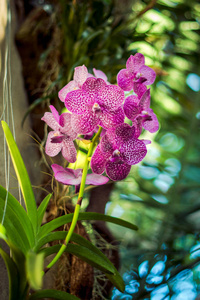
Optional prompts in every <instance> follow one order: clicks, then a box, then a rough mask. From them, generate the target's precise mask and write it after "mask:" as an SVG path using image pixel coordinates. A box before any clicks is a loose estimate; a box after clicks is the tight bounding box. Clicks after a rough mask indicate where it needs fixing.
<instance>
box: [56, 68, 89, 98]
mask: <svg viewBox="0 0 200 300" xmlns="http://www.w3.org/2000/svg"><path fill="white" fill-rule="evenodd" d="M87 77H88V70H87V68H86V66H84V65H82V66H80V67H76V68H75V69H74V78H73V80H71V81H70V82H69V83H68V84H67V85H65V86H64V87H63V88H62V89H61V90H60V91H59V93H58V97H59V98H60V100H61V101H62V102H64V101H65V98H66V95H67V94H68V93H69V92H71V91H74V90H78V89H80V88H81V87H82V85H83V84H84V82H85V81H86V79H87Z"/></svg>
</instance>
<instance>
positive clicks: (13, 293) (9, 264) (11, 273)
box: [0, 247, 20, 300]
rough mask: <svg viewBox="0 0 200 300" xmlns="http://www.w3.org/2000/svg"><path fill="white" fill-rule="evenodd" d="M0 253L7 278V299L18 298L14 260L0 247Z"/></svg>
mask: <svg viewBox="0 0 200 300" xmlns="http://www.w3.org/2000/svg"><path fill="white" fill-rule="evenodd" d="M0 254H1V256H2V258H3V260H4V262H5V265H6V269H7V271H8V278H9V300H19V299H20V298H19V278H18V271H17V267H16V265H15V263H14V261H13V260H12V259H11V258H10V257H9V255H8V254H7V253H6V252H5V251H4V250H3V249H2V248H1V247H0Z"/></svg>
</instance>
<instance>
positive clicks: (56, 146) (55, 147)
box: [45, 131, 62, 157]
mask: <svg viewBox="0 0 200 300" xmlns="http://www.w3.org/2000/svg"><path fill="white" fill-rule="evenodd" d="M55 134H56V132H55V131H50V132H49V134H48V137H47V141H46V146H45V152H46V154H47V155H49V156H51V157H54V156H56V155H57V154H58V153H59V152H60V151H61V149H62V143H52V142H51V139H52V138H53V137H55Z"/></svg>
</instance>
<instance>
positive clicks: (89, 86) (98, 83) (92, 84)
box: [82, 77, 106, 95]
mask: <svg viewBox="0 0 200 300" xmlns="http://www.w3.org/2000/svg"><path fill="white" fill-rule="evenodd" d="M104 86H106V83H105V81H104V80H103V79H101V78H95V77H89V78H87V80H86V81H85V83H84V84H83V86H82V89H83V90H84V91H86V92H88V93H89V94H90V95H91V93H92V94H94V95H96V93H97V92H98V91H100V90H101V89H102V88H103V87H104Z"/></svg>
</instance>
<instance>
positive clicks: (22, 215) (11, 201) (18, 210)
mask: <svg viewBox="0 0 200 300" xmlns="http://www.w3.org/2000/svg"><path fill="white" fill-rule="evenodd" d="M6 196H7V197H8V198H7V200H8V202H7V203H8V204H7V206H8V207H9V209H11V210H12V212H13V214H14V215H15V217H16V218H17V219H18V222H19V223H20V224H21V225H22V227H23V229H24V231H25V233H26V236H27V238H28V240H29V243H30V247H31V248H32V247H33V246H34V245H35V237H34V232H33V227H32V224H31V221H30V219H29V217H28V216H27V213H26V211H25V210H24V208H23V207H22V206H21V205H20V204H19V202H18V201H17V199H16V198H15V197H14V196H13V195H12V194H10V193H9V192H8V193H7V191H6V189H4V188H3V187H2V186H0V198H1V201H2V199H3V200H4V201H5V199H6Z"/></svg>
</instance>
